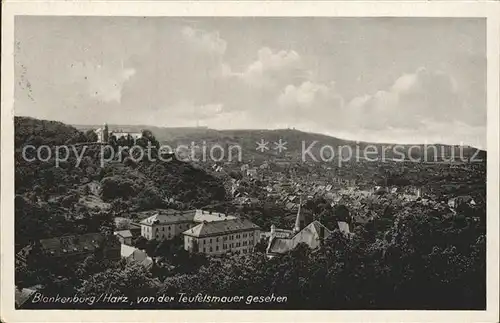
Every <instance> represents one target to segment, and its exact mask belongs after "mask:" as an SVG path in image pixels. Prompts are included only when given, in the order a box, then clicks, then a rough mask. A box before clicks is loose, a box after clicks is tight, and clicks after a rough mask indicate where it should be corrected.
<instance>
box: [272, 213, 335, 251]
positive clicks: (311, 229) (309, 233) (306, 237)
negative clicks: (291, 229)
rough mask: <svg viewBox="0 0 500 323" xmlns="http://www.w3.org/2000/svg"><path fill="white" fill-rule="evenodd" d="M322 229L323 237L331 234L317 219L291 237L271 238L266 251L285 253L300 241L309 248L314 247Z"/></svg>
mask: <svg viewBox="0 0 500 323" xmlns="http://www.w3.org/2000/svg"><path fill="white" fill-rule="evenodd" d="M322 231H323V238H327V237H328V236H329V235H330V234H331V231H330V230H328V229H327V228H326V227H325V226H324V225H323V224H321V223H320V222H319V221H313V222H311V223H310V224H309V225H307V226H306V227H305V228H304V229H302V230H301V231H300V232H298V233H297V234H296V235H294V236H293V237H291V238H273V239H272V240H271V242H270V244H269V248H268V251H267V252H268V253H277V254H281V253H286V252H288V251H290V250H293V249H294V248H295V247H297V245H299V244H300V243H305V244H307V245H308V246H309V248H311V249H316V248H317V247H319V243H320V237H321V232H322Z"/></svg>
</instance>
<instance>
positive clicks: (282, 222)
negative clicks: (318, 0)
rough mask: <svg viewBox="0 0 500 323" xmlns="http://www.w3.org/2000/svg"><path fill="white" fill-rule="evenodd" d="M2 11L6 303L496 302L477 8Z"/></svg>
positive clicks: (493, 140)
mask: <svg viewBox="0 0 500 323" xmlns="http://www.w3.org/2000/svg"><path fill="white" fill-rule="evenodd" d="M137 5H138V6H139V4H137ZM129 7H130V6H129ZM496 8H497V9H498V7H496ZM11 19H12V21H13V26H12V27H13V31H12V35H11V36H10V37H11V39H12V40H13V42H12V45H11V46H12V56H13V57H12V62H11V63H10V64H11V69H12V83H11V87H12V90H11V91H12V95H13V98H12V99H11V101H12V110H11V112H9V113H11V115H10V118H11V119H10V121H8V122H10V123H11V124H12V126H10V127H11V129H12V133H11V134H9V137H4V132H5V131H7V130H6V129H5V127H4V125H5V123H6V121H4V120H3V121H2V155H5V154H6V148H5V147H6V146H5V145H4V141H7V139H8V140H10V141H11V143H10V144H9V145H11V146H12V145H13V146H12V148H13V149H12V150H13V151H10V152H9V154H12V155H10V156H13V158H12V157H9V158H11V159H13V162H12V161H10V162H9V163H10V165H11V166H12V168H11V171H10V172H11V173H12V175H7V176H10V177H8V178H7V179H10V178H12V183H7V184H9V185H11V186H12V188H11V191H12V195H9V196H10V197H9V196H7V195H6V193H5V192H2V203H3V205H2V218H3V220H4V219H5V218H10V219H12V220H10V221H12V223H13V224H12V232H11V236H12V240H11V243H10V245H9V246H6V245H5V244H4V242H5V241H4V240H3V241H2V248H10V249H11V251H10V252H11V253H12V264H11V266H12V267H13V269H12V273H13V275H12V279H11V281H9V286H7V287H5V289H8V290H11V294H10V295H11V296H8V297H12V298H14V299H13V300H12V301H11V302H12V303H13V305H14V307H15V311H20V310H23V311H24V310H26V311H27V312H31V313H33V314H35V312H36V313H41V314H40V315H43V313H44V312H46V311H44V310H121V312H120V313H122V314H123V315H127V313H130V312H131V311H128V310H181V314H178V315H182V313H184V312H189V310H208V311H210V310H238V311H242V312H241V313H240V314H238V315H239V316H244V315H246V314H245V313H250V312H252V311H256V310H258V311H264V312H268V313H269V312H275V313H277V310H279V311H280V312H281V311H286V312H289V313H291V314H290V315H293V313H294V312H299V311H312V312H311V313H314V311H332V312H331V313H335V311H342V312H344V311H348V312H351V311H352V312H356V311H371V310H384V311H400V310H411V311H423V310H425V311H472V313H474V312H478V313H479V312H486V311H487V310H493V311H494V312H495V313H496V315H497V316H498V304H497V305H496V308H492V307H490V306H488V304H491V303H489V302H488V298H489V297H498V277H497V278H494V279H493V280H491V278H490V276H489V274H490V273H491V272H490V271H488V266H489V265H491V266H493V269H494V271H495V272H494V274H495V275H496V276H498V191H491V189H492V188H493V189H494V188H495V187H496V189H497V190H498V120H496V121H491V119H490V118H491V117H492V116H493V117H495V116H496V118H497V119H498V111H496V112H493V114H491V113H492V112H491V108H492V107H491V106H490V105H491V102H493V103H495V102H496V109H497V110H498V73H497V76H496V78H495V79H494V80H495V82H497V83H496V89H493V91H494V92H493V94H490V93H489V91H490V87H489V86H488V85H489V82H492V80H493V79H492V78H490V77H491V76H489V74H488V73H489V72H488V69H489V67H490V66H497V67H498V59H499V56H498V48H495V49H494V50H495V52H494V53H496V56H493V60H496V61H495V63H493V62H492V60H491V61H490V59H491V57H492V56H491V55H490V54H489V53H490V51H491V50H492V49H491V48H490V47H489V46H490V44H489V43H488V40H489V39H490V38H491V32H490V31H489V26H490V25H491V24H490V23H489V20H488V19H490V18H487V17H486V16H479V15H475V16H474V15H471V16H457V17H454V16H445V15H444V13H443V14H442V15H441V16H436V15H432V16H428V17H425V16H424V15H422V16H405V15H399V16H383V15H380V16H375V17H373V16H370V15H367V16H348V15H346V16H333V15H332V16H321V15H318V16H315V15H310V16H307V15H306V16H304V15H303V16H286V15H285V16H279V15H278V14H276V16H269V15H261V16H259V15H255V16H248V15H246V16H245V15H240V16H239V15H237V14H234V15H221V16H216V15H213V16H208V15H194V16H193V15H170V14H169V15H166V14H165V15H160V16H158V15H144V16H142V15H140V14H136V15H118V14H117V15H109V14H108V15H98V14H94V15H93V14H71V13H69V14H65V15H62V14H57V15H50V14H27V15H21V14H19V15H15V16H13V17H12V18H11ZM497 23H498V20H497ZM496 31H497V32H498V30H496ZM496 36H497V37H498V34H497V35H496ZM3 42H4V37H3V36H2V43H3ZM496 46H497V47H498V40H496ZM3 56H4V53H2V57H3ZM490 62H491V64H493V65H490ZM2 64H4V63H2ZM489 95H491V96H489ZM3 97H4V94H2V119H3V117H4V116H9V114H4V113H6V112H4V111H3V110H4V99H3ZM489 106H490V109H488V107H489ZM493 108H495V107H493ZM492 126H493V128H492ZM9 131H10V130H9ZM492 133H493V137H492V135H491V134H492ZM495 134H496V137H495ZM492 144H495V145H496V146H492ZM491 166H493V167H491ZM4 167H7V166H6V165H5V162H4V157H2V177H3V179H2V191H4V184H5V182H6V181H7V179H6V178H5V177H4V176H3V175H6V174H7V173H6V171H5V170H6V168H4ZM9 167H10V166H9ZM495 167H496V170H494V171H493V172H494V173H490V172H491V169H492V168H493V169H494V168H495ZM487 179H488V180H487ZM9 181H10V180H9ZM4 193H5V194H4ZM9 194H10V193H9ZM5 197H7V198H8V199H10V201H12V202H9V205H11V206H12V209H11V210H10V214H8V213H7V211H6V210H5V207H6V204H4V198H5ZM492 199H493V200H495V199H496V201H493V202H492ZM492 203H493V204H492ZM495 212H496V213H495ZM493 213H494V214H493ZM492 217H496V219H495V220H494V221H495V222H490V221H493V220H491V218H492ZM487 219H488V221H487ZM487 223H488V226H489V225H491V224H490V223H493V225H494V226H495V228H490V227H488V226H487ZM2 224H5V223H4V222H2ZM487 228H488V230H487ZM4 230H7V229H5V227H4V228H2V234H3V233H4V232H5V231H4ZM487 231H488V234H487ZM490 232H492V233H493V234H494V235H495V237H494V238H491V237H490ZM489 239H494V240H489ZM490 248H494V249H496V251H495V250H491V249H490ZM2 250H4V249H2ZM487 252H494V253H495V252H496V254H497V255H496V256H494V257H492V258H490V256H489V253H488V258H487ZM487 259H488V261H494V263H491V264H488V263H487ZM3 264H4V263H3V261H2V267H3ZM2 269H3V268H2ZM2 280H3V279H2ZM5 283H6V282H3V284H5ZM488 286H490V287H488ZM492 287H494V289H492V290H489V289H488V288H492ZM3 288H4V287H2V290H3ZM487 291H489V292H487ZM491 291H493V292H494V293H496V296H495V295H492V294H491ZM2 296H5V295H2ZM487 296H488V298H487ZM496 299H497V300H498V298H496ZM123 311H125V312H123ZM98 312H99V311H93V313H94V315H96V318H97V317H98V314H96V313H98ZM146 312H147V311H146ZM165 313H168V312H165ZM167 315H168V314H167ZM332 315H334V314H332ZM332 318H333V316H332ZM71 319H76V317H75V316H74V317H73V318H71V316H70V317H67V318H66V320H71ZM411 319H412V318H411V317H407V318H406V321H408V320H411ZM311 320H313V319H312V318H311ZM402 320H403V319H402ZM402 320H401V321H402ZM471 321H472V320H471Z"/></svg>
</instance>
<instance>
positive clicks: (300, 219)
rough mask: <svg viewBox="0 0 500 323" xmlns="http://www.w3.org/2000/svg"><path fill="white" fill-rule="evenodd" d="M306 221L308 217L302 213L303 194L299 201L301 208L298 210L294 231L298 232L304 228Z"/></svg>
mask: <svg viewBox="0 0 500 323" xmlns="http://www.w3.org/2000/svg"><path fill="white" fill-rule="evenodd" d="M305 223H306V219H305V217H304V214H303V213H302V196H301V197H300V201H299V209H298V210H297V217H296V219H295V227H294V228H293V233H294V234H297V233H298V232H300V231H301V230H302V229H304V227H305Z"/></svg>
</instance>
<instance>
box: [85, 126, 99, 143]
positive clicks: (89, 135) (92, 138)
mask: <svg viewBox="0 0 500 323" xmlns="http://www.w3.org/2000/svg"><path fill="white" fill-rule="evenodd" d="M85 137H86V139H87V142H97V140H99V137H98V136H97V134H96V133H95V131H94V130H92V129H90V130H87V131H86V132H85Z"/></svg>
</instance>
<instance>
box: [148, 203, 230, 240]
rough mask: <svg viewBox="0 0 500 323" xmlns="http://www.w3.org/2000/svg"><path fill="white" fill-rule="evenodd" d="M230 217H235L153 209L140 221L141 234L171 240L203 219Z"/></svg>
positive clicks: (211, 213) (193, 211)
mask: <svg viewBox="0 0 500 323" xmlns="http://www.w3.org/2000/svg"><path fill="white" fill-rule="evenodd" d="M149 213H151V212H149ZM231 219H236V217H234V216H230V215H225V214H222V213H216V212H212V211H203V210H188V211H179V210H172V209H165V210H164V209H159V210H155V211H153V212H152V214H151V215H150V216H149V217H148V218H146V219H144V220H142V221H141V222H140V224H141V235H142V236H143V237H144V238H146V239H148V240H153V239H156V240H161V239H167V240H171V239H173V238H175V237H177V236H180V235H181V233H182V232H184V231H186V230H188V229H190V228H192V227H194V226H196V225H198V224H200V223H202V222H204V221H205V222H214V221H222V220H231Z"/></svg>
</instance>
